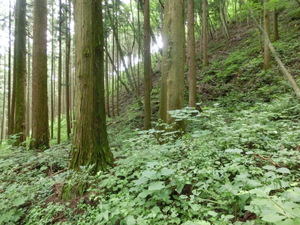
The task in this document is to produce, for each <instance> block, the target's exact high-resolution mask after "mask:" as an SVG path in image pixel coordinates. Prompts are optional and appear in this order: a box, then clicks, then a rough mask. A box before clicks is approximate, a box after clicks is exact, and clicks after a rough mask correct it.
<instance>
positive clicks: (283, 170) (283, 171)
mask: <svg viewBox="0 0 300 225" xmlns="http://www.w3.org/2000/svg"><path fill="white" fill-rule="evenodd" d="M277 172H278V173H283V174H290V173H291V172H290V170H289V169H288V168H279V169H277Z"/></svg>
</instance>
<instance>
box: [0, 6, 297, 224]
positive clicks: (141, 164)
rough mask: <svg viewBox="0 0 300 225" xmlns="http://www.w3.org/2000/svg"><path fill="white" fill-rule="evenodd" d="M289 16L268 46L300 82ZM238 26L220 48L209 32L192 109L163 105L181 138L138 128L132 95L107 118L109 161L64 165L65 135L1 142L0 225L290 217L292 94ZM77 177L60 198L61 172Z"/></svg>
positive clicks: (285, 220) (293, 198)
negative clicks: (30, 143)
mask: <svg viewBox="0 0 300 225" xmlns="http://www.w3.org/2000/svg"><path fill="white" fill-rule="evenodd" d="M298 13H299V10H298ZM289 18H290V17H289V16H286V21H285V22H283V24H289V25H288V26H289V30H291V29H292V28H293V30H294V33H288V32H285V31H284V29H285V28H284V26H283V27H281V30H282V32H281V33H282V35H281V39H280V40H279V41H277V42H276V43H274V46H275V47H276V49H277V50H278V52H279V53H280V54H281V55H282V56H284V57H283V58H282V59H283V61H284V63H285V64H286V65H287V66H288V67H289V68H290V70H291V72H292V73H293V74H296V75H298V77H296V79H298V81H299V78H300V77H299V74H300V69H299V68H300V60H299V59H300V55H299V52H300V42H299V29H300V24H299V21H291V20H289ZM291 27H292V28H291ZM232 29H235V28H232ZM241 32H243V31H242V29H241ZM245 32H246V33H242V34H241V36H243V38H242V39H241V40H240V41H239V42H238V45H236V46H232V48H231V49H230V50H228V51H227V50H226V49H228V46H227V47H226V44H228V42H231V41H234V40H223V42H221V41H220V40H216V41H214V42H213V43H211V46H210V49H211V52H210V54H211V56H213V61H212V62H211V64H210V66H208V67H207V68H205V69H203V68H200V70H199V76H198V83H199V91H200V96H201V99H202V104H201V110H200V111H198V110H194V109H192V108H185V109H183V110H178V111H173V112H172V113H173V115H174V116H175V117H176V118H177V119H178V120H183V121H184V122H185V126H186V132H185V134H183V135H182V136H181V137H180V138H178V135H177V133H176V132H170V131H168V129H166V130H163V129H161V127H162V125H161V124H160V123H157V124H154V128H152V129H150V130H148V131H143V130H142V129H136V127H141V126H142V118H141V113H142V108H141V107H140V106H139V105H138V103H133V104H131V105H129V106H128V107H127V108H126V110H127V111H124V112H122V113H123V115H121V116H118V117H116V118H114V119H111V118H109V119H108V132H109V142H110V146H111V149H112V151H113V154H114V156H115V159H116V160H115V166H114V167H113V168H112V169H110V170H109V171H108V172H98V173H97V175H96V176H89V175H88V174H89V172H88V171H89V170H91V169H92V167H86V168H82V170H81V171H80V172H76V173H75V172H72V171H70V170H67V168H68V163H69V156H70V149H71V144H70V143H69V142H67V141H66V139H67V137H63V138H62V139H64V143H63V144H60V145H52V148H51V149H48V150H46V151H44V152H36V151H32V150H26V148H25V147H13V146H12V144H13V139H10V140H7V141H4V142H3V143H2V145H1V149H0V165H1V167H0V174H1V176H0V212H1V213H0V224H30V225H32V224H54V223H59V224H107V225H109V224H111V225H113V224H127V225H134V224H138V225H143V224H155V225H156V224H157V225H159V224H184V225H209V224H220V225H224V224H248V225H250V224H253V225H254V224H278V225H296V224H300V185H299V184H300V166H299V161H300V154H299V151H300V129H299V127H300V105H299V102H298V101H297V99H296V97H295V96H294V94H293V93H292V91H291V90H290V87H289V86H288V84H287V82H286V81H285V80H284V78H283V77H282V76H281V74H280V72H279V70H278V68H277V67H276V65H275V63H274V65H273V67H272V69H270V70H268V71H262V70H261V68H262V57H261V50H260V48H259V46H258V45H257V42H258V41H257V39H258V34H257V33H255V32H254V28H253V29H248V28H247V30H246V31H245ZM232 39H234V37H232ZM254 40H255V41H254ZM220 43H223V45H222V44H220ZM231 44H232V43H231ZM224 51H226V53H224V54H222V52H224ZM158 93H159V91H158V87H157V86H155V87H154V90H153V91H152V98H153V99H152V101H151V102H152V104H153V105H152V107H153V114H156V113H157V111H158V105H157V101H158V100H157V99H158V95H159V94H158ZM154 116H155V115H154ZM53 143H54V142H53ZM78 181H80V184H83V185H85V186H86V187H87V190H86V191H85V192H84V193H82V196H75V197H74V198H73V199H72V200H69V201H63V200H61V190H62V187H63V185H64V183H65V182H69V184H70V185H71V186H72V185H74V186H76V185H78ZM75 188H76V187H75Z"/></svg>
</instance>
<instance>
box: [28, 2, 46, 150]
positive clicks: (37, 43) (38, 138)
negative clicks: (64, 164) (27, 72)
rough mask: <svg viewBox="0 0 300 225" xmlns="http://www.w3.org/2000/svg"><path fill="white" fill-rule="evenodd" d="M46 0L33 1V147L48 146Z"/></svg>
mask: <svg viewBox="0 0 300 225" xmlns="http://www.w3.org/2000/svg"><path fill="white" fill-rule="evenodd" d="M46 32H47V0H35V1H34V19H33V55H32V141H31V143H30V146H31V148H33V149H40V150H41V149H44V148H48V147H49V124H48V99H47V34H46Z"/></svg>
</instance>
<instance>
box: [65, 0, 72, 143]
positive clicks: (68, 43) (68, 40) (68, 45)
mask: <svg viewBox="0 0 300 225" xmlns="http://www.w3.org/2000/svg"><path fill="white" fill-rule="evenodd" d="M68 3H69V4H68V5H69V6H68V10H69V11H68V23H67V30H66V68H65V69H66V96H65V97H66V122H67V136H68V139H69V140H70V135H71V119H70V57H71V31H70V26H71V0H68Z"/></svg>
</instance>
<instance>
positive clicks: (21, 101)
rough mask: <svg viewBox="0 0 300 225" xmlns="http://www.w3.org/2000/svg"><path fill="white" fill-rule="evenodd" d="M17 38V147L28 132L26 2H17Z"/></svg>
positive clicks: (15, 119) (15, 120) (24, 0)
mask: <svg viewBox="0 0 300 225" xmlns="http://www.w3.org/2000/svg"><path fill="white" fill-rule="evenodd" d="M15 29H16V36H15V56H14V59H15V61H14V78H15V80H14V85H15V88H14V92H15V93H14V94H13V95H14V96H15V101H14V102H13V104H14V105H15V106H14V109H15V110H14V129H13V130H14V131H13V133H14V134H17V140H16V143H15V144H17V145H19V144H21V143H22V142H24V141H25V139H26V137H25V132H26V0H18V1H17V2H16V27H15Z"/></svg>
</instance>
